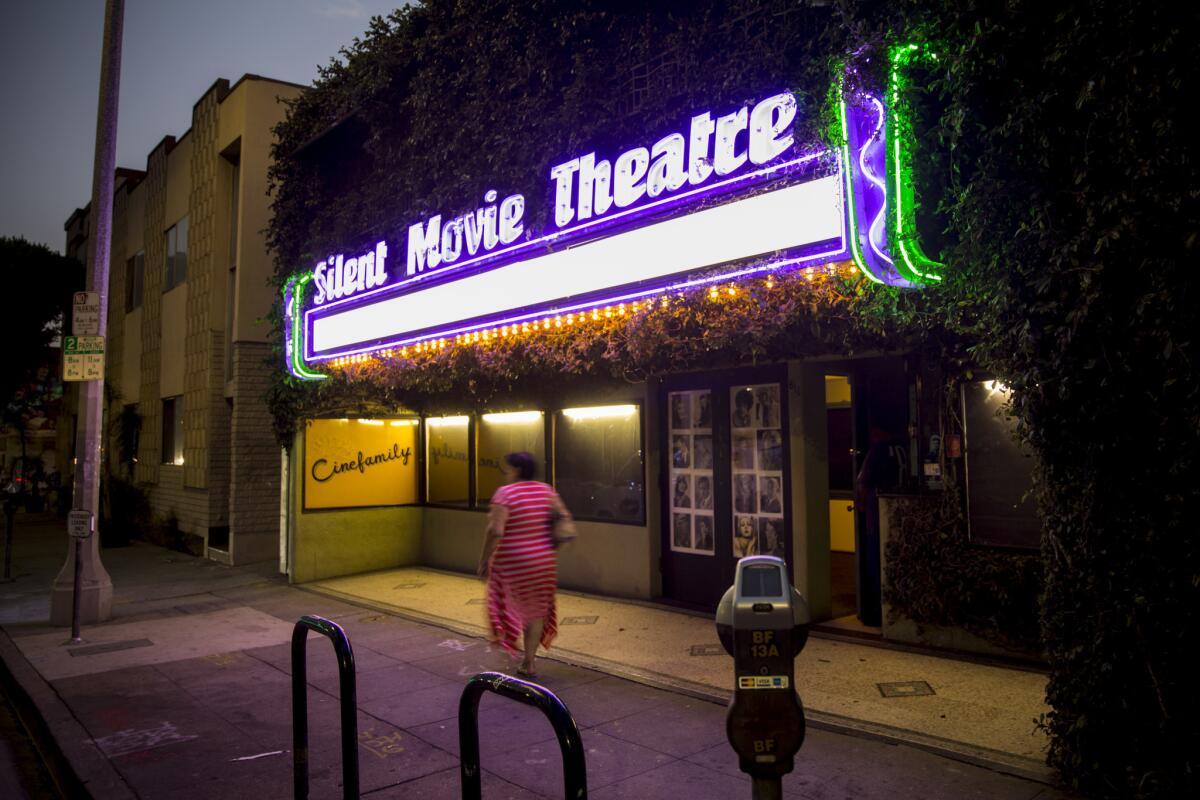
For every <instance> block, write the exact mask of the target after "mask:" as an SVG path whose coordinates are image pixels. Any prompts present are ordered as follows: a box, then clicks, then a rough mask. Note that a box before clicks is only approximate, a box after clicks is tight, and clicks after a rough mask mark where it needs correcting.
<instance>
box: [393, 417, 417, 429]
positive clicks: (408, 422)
mask: <svg viewBox="0 0 1200 800" xmlns="http://www.w3.org/2000/svg"><path fill="white" fill-rule="evenodd" d="M388 424H390V425H391V426H392V427H393V428H408V427H414V426H416V425H420V424H421V420H419V419H394V420H392V421H391V422H390V423H388Z"/></svg>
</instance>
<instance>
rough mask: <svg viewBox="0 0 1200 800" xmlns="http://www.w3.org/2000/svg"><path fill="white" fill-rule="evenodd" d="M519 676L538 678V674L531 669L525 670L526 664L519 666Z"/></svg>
mask: <svg viewBox="0 0 1200 800" xmlns="http://www.w3.org/2000/svg"><path fill="white" fill-rule="evenodd" d="M517 674H518V675H520V676H521V677H522V678H536V677H537V672H535V671H534V670H531V669H525V665H524V664H520V665H518V666H517Z"/></svg>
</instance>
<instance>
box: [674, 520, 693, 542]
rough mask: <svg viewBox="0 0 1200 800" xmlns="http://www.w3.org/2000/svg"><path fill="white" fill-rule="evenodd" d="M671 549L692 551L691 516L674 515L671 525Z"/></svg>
mask: <svg viewBox="0 0 1200 800" xmlns="http://www.w3.org/2000/svg"><path fill="white" fill-rule="evenodd" d="M671 549H673V550H691V549H692V515H691V514H674V515H673V519H672V525H671Z"/></svg>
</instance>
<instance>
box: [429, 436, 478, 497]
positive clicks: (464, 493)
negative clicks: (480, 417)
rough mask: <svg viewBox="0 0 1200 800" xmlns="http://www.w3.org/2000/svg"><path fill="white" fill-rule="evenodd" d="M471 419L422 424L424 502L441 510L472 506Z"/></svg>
mask: <svg viewBox="0 0 1200 800" xmlns="http://www.w3.org/2000/svg"><path fill="white" fill-rule="evenodd" d="M470 430H471V418H470V417H467V416H461V417H428V418H426V420H425V470H426V472H425V502H427V503H433V504H436V505H442V506H462V507H464V508H466V507H467V506H469V505H470V504H471V475H470V472H471V456H470Z"/></svg>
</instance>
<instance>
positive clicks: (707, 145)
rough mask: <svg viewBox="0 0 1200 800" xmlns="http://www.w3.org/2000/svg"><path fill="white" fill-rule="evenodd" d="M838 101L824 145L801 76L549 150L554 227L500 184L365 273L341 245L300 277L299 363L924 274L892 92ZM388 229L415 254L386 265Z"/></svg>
mask: <svg viewBox="0 0 1200 800" xmlns="http://www.w3.org/2000/svg"><path fill="white" fill-rule="evenodd" d="M840 112H841V123H842V133H843V140H844V141H843V143H842V145H841V147H839V148H835V149H823V148H815V149H811V150H808V151H802V150H800V149H799V148H798V147H797V145H796V142H795V139H794V133H793V126H794V122H795V118H796V113H797V106H796V100H795V98H794V96H793V95H792V94H791V93H790V92H780V93H777V94H773V95H770V96H768V97H766V98H764V99H762V100H760V101H758V102H756V103H753V104H746V105H743V106H741V107H740V108H737V109H734V110H732V111H729V112H728V113H725V114H719V115H714V114H712V113H711V112H703V113H700V114H694V115H692V116H691V117H690V118H688V120H687V122H686V123H684V125H682V126H681V128H680V129H677V130H676V131H673V132H671V133H668V134H667V135H665V136H662V137H660V138H658V139H657V140H656V141H654V142H653V143H652V144H647V145H641V146H638V147H633V148H630V149H627V150H624V151H622V152H619V153H616V154H614V155H612V156H609V157H601V155H600V154H599V153H596V152H590V153H587V154H585V155H582V156H578V157H575V158H571V159H568V160H565V161H562V162H559V163H556V164H554V165H553V166H551V167H550V169H549V171H548V178H549V181H548V187H547V194H548V196H549V197H551V198H552V204H553V205H552V209H551V214H550V221H549V223H548V228H547V229H546V230H544V231H542V232H541V234H540V235H535V234H534V232H532V231H530V230H529V229H528V228H527V226H526V225H525V221H524V212H525V208H526V201H525V198H524V196H522V195H520V194H511V195H508V196H506V197H505V198H504V199H503V200H499V202H497V201H498V199H499V193H498V192H496V191H495V190H489V191H488V192H486V193H485V194H484V196H483V199H484V205H482V206H480V207H478V208H477V209H475V210H474V211H472V212H470V213H468V214H462V215H458V216H454V217H444V216H443V215H442V214H437V215H433V216H431V217H429V218H427V219H426V220H424V221H421V222H417V223H414V224H411V225H409V226H408V227H407V229H406V230H405V231H404V234H403V236H404V237H405V238H403V239H401V241H394V242H393V241H390V240H389V241H384V242H379V243H377V244H376V245H375V247H374V248H373V249H371V250H370V251H369V252H364V253H363V255H360V256H358V257H356V271H354V272H353V273H350V272H349V271H348V270H347V269H346V266H347V264H348V263H349V259H342V261H341V265H342V266H341V269H342V274H341V277H340V278H339V279H338V281H339V282H338V283H336V284H335V283H333V282H332V281H333V280H334V279H333V278H331V277H330V276H331V275H335V274H337V270H336V267H335V266H333V265H335V264H336V263H337V259H336V258H334V259H326V260H325V261H324V262H321V264H324V265H325V270H324V272H322V273H318V271H317V270H314V271H313V272H312V273H306V274H301V275H297V276H294V277H293V279H292V280H290V281H289V282H288V285H287V286H286V287H285V289H284V300H285V304H284V307H285V315H286V318H287V333H288V335H287V340H286V343H285V344H286V350H287V360H288V365H289V369H290V370H291V371H292V373H293V374H294V375H296V376H297V377H301V378H307V379H315V378H320V377H322V376H321V375H320V373H316V372H313V371H312V370H311V369H310V367H309V365H311V364H316V363H319V362H321V361H326V360H331V359H335V358H344V357H346V356H353V355H359V354H363V353H369V352H372V351H377V350H385V349H391V348H403V347H407V346H410V345H415V344H418V343H420V342H428V341H431V340H432V341H439V340H444V337H447V336H456V335H459V336H461V335H463V334H466V335H468V336H469V335H471V333H472V332H475V333H476V334H477V333H478V332H479V331H488V330H491V329H496V330H499V328H500V326H507V325H514V326H515V325H521V324H527V323H528V322H529V321H530V320H534V321H545V320H547V319H550V318H555V317H560V316H562V315H569V314H573V313H580V312H586V311H588V310H590V309H594V308H596V307H597V306H601V305H603V304H610V303H611V304H616V303H620V302H629V301H632V300H636V299H640V298H646V297H650V296H653V295H656V294H661V293H663V292H666V291H677V290H681V289H685V288H688V287H692V286H701V285H705V284H707V283H712V282H716V281H722V282H727V281H729V280H734V279H737V278H739V277H744V276H748V275H762V274H764V273H769V272H775V271H780V270H786V269H791V268H797V267H803V266H811V265H815V264H820V263H825V262H831V261H839V260H843V261H844V260H853V261H854V262H855V263H856V265H857V266H858V267H859V268H860V269H861V270H862V271H863V273H864V274H865V275H867V277H869V278H870V279H872V280H874V281H876V282H879V283H885V284H890V285H894V286H914V285H917V282H916V281H913V280H911V279H909V277H908V276H906V275H905V274H902V271H901V270H898V269H897V268H896V266H895V264H894V263H893V260H892V258H891V255H890V248H889V246H888V224H887V221H888V201H887V198H888V192H889V187H888V186H887V185H886V183H885V178H884V176H885V175H887V174H888V170H887V163H886V162H887V152H888V148H887V147H886V146H885V139H886V135H887V131H888V126H887V120H886V116H885V109H884V106H883V103H882V102H881V101H880V100H878V99H877V98H874V97H869V96H864V97H858V98H842V99H841V103H840ZM389 243H390V245H391V247H392V248H393V249H395V248H399V251H400V252H403V253H405V254H406V258H405V260H404V262H402V263H403V265H404V266H403V268H399V269H398V264H396V262H395V261H394V260H393V261H392V262H391V267H390V269H389V270H386V271H385V265H386V264H387V263H388V262H387V261H386V260H385V259H386V257H387V252H388V250H389ZM381 254H382V257H381ZM368 255H373V256H374V258H373V259H371V258H367V259H366V262H365V263H366V264H367V267H365V268H364V267H363V264H364V256H368ZM321 264H318V265H317V266H318V267H320V266H321ZM364 269H365V270H366V271H365V272H364ZM903 272H907V270H904V271H903ZM910 274H911V273H910ZM351 277H352V278H353V280H350V278H351ZM309 282H315V284H316V287H317V288H316V293H315V295H312V296H311V300H310V301H309V302H307V303H306V302H305V295H306V292H307V291H308V290H307V288H306V286H307V283H309ZM338 287H340V288H341V294H338ZM331 289H332V291H331Z"/></svg>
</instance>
